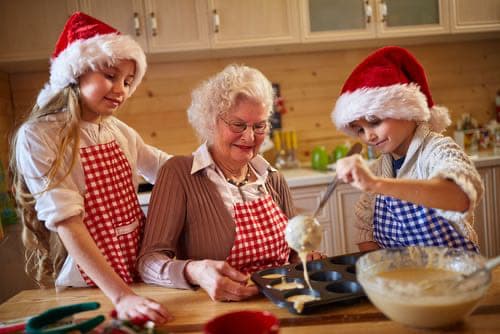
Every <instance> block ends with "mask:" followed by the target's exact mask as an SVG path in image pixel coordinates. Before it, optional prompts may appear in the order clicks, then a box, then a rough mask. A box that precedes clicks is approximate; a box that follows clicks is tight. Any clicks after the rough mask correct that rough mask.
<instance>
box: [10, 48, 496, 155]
mask: <svg viewBox="0 0 500 334" xmlns="http://www.w3.org/2000/svg"><path fill="white" fill-rule="evenodd" d="M408 49H409V50H410V51H411V52H412V53H414V54H415V56H416V57H417V58H418V59H419V60H420V61H421V63H422V64H423V66H424V68H425V69H426V72H427V75H428V78H429V83H430V87H431V92H432V94H433V98H434V100H435V102H436V103H437V104H440V105H445V106H447V107H448V108H449V109H450V111H451V115H452V119H453V120H456V119H457V118H458V117H460V115H461V114H462V113H464V112H468V113H470V114H472V115H473V116H474V117H475V118H476V119H477V120H478V121H479V122H481V123H485V122H487V121H488V120H490V119H491V118H493V115H494V98H495V94H496V91H497V90H498V89H500V61H499V59H500V40H498V39H494V40H484V41H469V42H454V43H447V44H428V45H420V46H411V47H408ZM373 50H374V49H373V48H362V49H352V50H336V51H322V52H310V53H296V54H287V55H272V56H257V57H237V58H236V57H235V58H220V59H210V60H203V61H184V62H169V63H157V64H150V66H149V69H148V72H147V74H146V77H145V79H144V81H143V83H142V84H141V86H139V88H138V90H137V92H136V93H135V95H134V96H133V97H132V98H131V99H130V100H129V101H128V102H127V103H126V104H125V105H124V106H123V108H122V109H121V110H120V111H119V113H118V117H120V118H121V119H123V120H124V121H125V122H127V123H128V124H129V125H131V126H132V127H134V128H135V129H137V131H138V132H139V133H140V134H141V135H142V136H143V137H144V139H145V141H146V142H148V143H150V144H152V145H155V146H158V147H160V148H161V149H163V150H165V151H167V152H170V153H173V154H189V153H190V152H191V151H192V150H194V149H195V148H196V147H197V145H198V140H197V139H196V137H195V135H194V132H193V131H192V129H191V128H190V126H189V124H188V122H187V117H186V109H187V107H188V106H189V102H190V93H191V90H192V89H193V88H194V87H196V86H197V85H198V84H199V83H201V82H202V81H203V80H205V79H207V78H208V77H209V76H211V75H212V74H214V73H216V72H217V71H220V70H221V69H222V68H224V66H226V65H227V64H229V63H238V64H246V65H249V66H254V67H256V68H258V69H260V70H261V71H262V72H263V73H264V74H265V75H266V76H267V77H268V78H269V79H270V80H271V81H273V82H278V83H280V84H281V90H282V95H283V97H284V99H285V104H286V107H287V109H288V113H287V114H286V115H284V116H283V125H284V127H285V128H288V129H295V130H296V131H297V133H298V138H299V158H300V159H301V160H302V161H308V160H309V152H310V151H311V150H312V148H313V147H314V146H315V145H318V144H322V145H325V146H326V147H327V149H328V150H332V149H333V148H334V147H335V145H337V144H339V143H343V142H345V141H346V140H348V139H349V138H348V137H346V136H344V135H343V134H342V133H340V132H338V131H337V130H336V129H335V127H334V126H333V124H332V122H331V120H330V113H331V110H332V108H333V106H334V103H335V100H336V98H337V96H338V93H339V91H340V89H341V87H342V84H343V82H344V80H345V79H346V77H347V76H348V75H349V74H350V73H351V71H352V69H353V68H354V67H355V66H356V65H357V64H358V63H359V62H360V61H361V60H362V59H363V58H365V57H366V56H367V55H368V54H369V53H370V52H372V51H373ZM47 77H48V76H47V73H41V72H37V73H24V74H13V75H11V84H12V87H11V89H12V94H13V105H14V109H15V111H16V115H17V116H18V115H20V114H22V113H24V112H25V111H26V110H29V108H30V107H31V104H32V103H33V101H34V98H35V96H36V94H37V92H38V90H39V89H40V88H41V87H42V86H43V83H44V81H45V80H46V79H47ZM448 133H451V131H449V132H448Z"/></svg>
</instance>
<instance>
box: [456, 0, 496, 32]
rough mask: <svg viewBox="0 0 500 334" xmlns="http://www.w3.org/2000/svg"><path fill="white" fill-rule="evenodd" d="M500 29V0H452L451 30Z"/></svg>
mask: <svg viewBox="0 0 500 334" xmlns="http://www.w3.org/2000/svg"><path fill="white" fill-rule="evenodd" d="M494 30H500V0H482V1H481V2H480V5H479V4H478V2H477V1H476V0H451V31H452V32H475V31H494Z"/></svg>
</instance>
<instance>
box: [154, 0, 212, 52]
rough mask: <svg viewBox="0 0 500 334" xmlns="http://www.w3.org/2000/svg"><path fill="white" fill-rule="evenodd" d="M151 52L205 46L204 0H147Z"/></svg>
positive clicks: (206, 7)
mask: <svg viewBox="0 0 500 334" xmlns="http://www.w3.org/2000/svg"><path fill="white" fill-rule="evenodd" d="M145 7H146V20H147V22H148V24H147V26H148V29H147V30H148V33H147V36H148V45H149V51H150V52H162V51H181V50H196V49H208V48H209V38H208V19H209V13H208V5H207V2H206V1H205V0H146V1H145Z"/></svg>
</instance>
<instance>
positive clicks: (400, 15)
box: [300, 0, 450, 42]
mask: <svg viewBox="0 0 500 334" xmlns="http://www.w3.org/2000/svg"><path fill="white" fill-rule="evenodd" d="M300 13H301V20H302V36H303V41H305V42H320V41H342V40H356V39H371V38H376V37H378V38H383V37H409V36H426V35H434V34H444V33H448V32H449V31H450V28H449V13H448V1H447V0H419V1H414V0H300Z"/></svg>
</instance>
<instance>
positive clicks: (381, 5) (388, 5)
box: [375, 0, 450, 37]
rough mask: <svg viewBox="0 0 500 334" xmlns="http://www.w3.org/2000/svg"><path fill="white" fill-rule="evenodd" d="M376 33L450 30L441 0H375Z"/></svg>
mask: <svg viewBox="0 0 500 334" xmlns="http://www.w3.org/2000/svg"><path fill="white" fill-rule="evenodd" d="M375 2H376V16H377V36H379V37H396V36H397V37H406V36H418V35H433V34H442V33H447V32H449V31H450V28H449V14H448V2H447V1H445V0H418V1H415V0H375Z"/></svg>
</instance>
